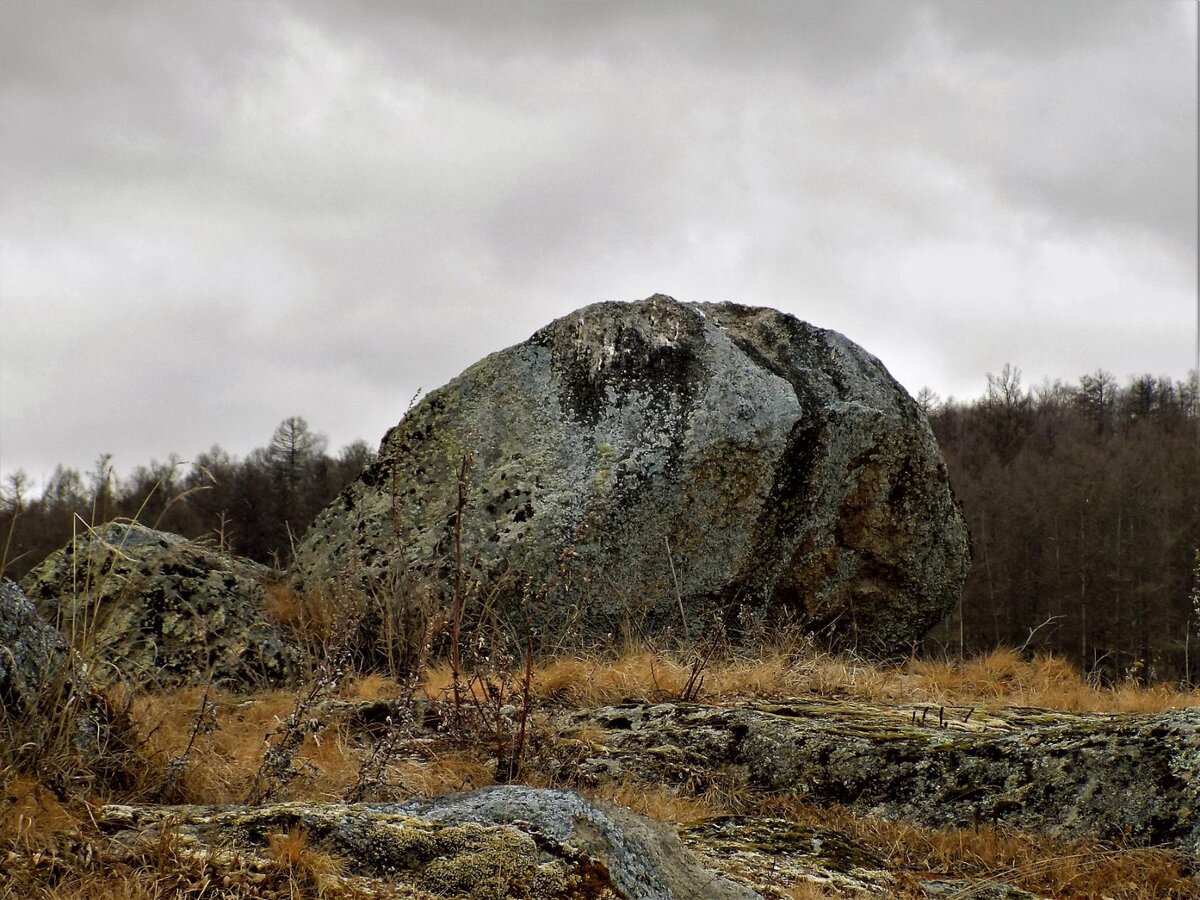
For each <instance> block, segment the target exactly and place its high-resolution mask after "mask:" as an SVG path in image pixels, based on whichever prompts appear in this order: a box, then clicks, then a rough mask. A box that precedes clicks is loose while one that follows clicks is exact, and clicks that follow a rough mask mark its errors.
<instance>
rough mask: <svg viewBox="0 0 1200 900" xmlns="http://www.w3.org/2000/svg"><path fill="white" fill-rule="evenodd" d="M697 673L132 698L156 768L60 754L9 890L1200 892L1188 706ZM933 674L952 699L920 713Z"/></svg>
mask: <svg viewBox="0 0 1200 900" xmlns="http://www.w3.org/2000/svg"><path fill="white" fill-rule="evenodd" d="M56 652H59V653H61V650H59V651H56ZM687 662H688V660H687V658H686V657H685V658H683V659H677V658H674V659H673V658H672V657H670V656H669V655H665V654H657V655H646V654H641V655H639V654H632V655H627V656H626V657H623V658H617V659H612V660H599V659H593V660H579V659H574V660H560V661H558V662H557V663H556V664H553V665H550V666H546V667H541V668H538V669H537V670H535V671H533V672H531V673H530V682H529V690H528V693H526V691H525V689H524V687H525V686H524V683H523V674H522V673H520V672H518V673H515V674H514V676H513V677H507V676H506V677H504V678H499V677H496V676H486V675H485V674H484V673H479V672H477V673H476V674H475V675H474V676H473V678H472V682H471V685H472V687H471V689H466V688H464V691H463V695H462V699H461V700H460V705H459V706H458V707H457V708H456V707H455V705H454V703H453V700H452V695H451V692H449V691H447V690H446V689H445V687H446V683H447V681H448V673H446V672H445V671H444V670H430V671H429V672H428V673H427V674H426V677H425V679H424V681H423V684H422V685H421V686H419V687H418V688H417V689H416V692H415V693H413V692H412V691H413V686H412V685H411V684H406V683H401V682H396V681H392V680H389V679H385V678H382V677H379V676H368V677H354V676H347V677H345V678H344V679H342V680H340V681H339V680H337V679H335V678H332V677H327V678H326V679H324V680H322V679H321V678H318V679H317V680H315V681H314V682H312V683H311V684H310V685H309V686H308V687H307V688H306V689H304V690H301V691H281V690H274V691H259V692H255V693H250V694H247V693H244V692H243V693H234V692H228V691H221V690H218V689H215V688H208V687H202V686H196V687H192V688H188V689H183V690H176V691H173V692H169V693H162V692H159V693H141V694H137V695H130V696H129V697H126V698H125V701H124V705H123V706H121V710H120V711H121V712H122V713H123V714H124V715H125V717H126V718H125V723H126V724H125V725H124V726H123V727H124V728H126V729H127V731H126V732H124V733H125V735H126V743H125V745H123V746H125V747H126V750H125V751H123V752H125V753H127V754H130V755H132V756H133V757H135V758H136V760H137V761H138V763H139V765H140V769H138V767H137V766H134V767H132V768H134V769H136V770H137V775H136V777H134V778H132V779H131V778H129V777H128V775H126V776H125V777H124V779H123V780H118V781H116V782H113V783H111V784H108V785H105V784H101V783H99V782H97V783H94V784H93V785H92V788H91V790H90V792H89V794H88V796H87V797H86V798H83V799H81V798H80V797H79V796H78V795H77V794H76V795H73V796H67V795H66V794H65V792H64V791H62V790H61V789H60V790H59V793H60V794H63V796H57V795H56V794H55V789H56V784H55V780H54V777H53V775H54V772H53V770H52V769H51V768H43V770H42V771H41V773H40V775H39V777H33V776H32V775H31V774H29V773H30V772H31V771H32V772H36V771H37V762H38V761H37V760H33V761H32V763H33V764H32V765H31V766H27V772H26V773H25V774H18V773H16V772H14V771H13V770H12V769H11V768H10V769H9V770H8V773H7V775H6V783H5V798H4V803H5V807H6V808H5V815H4V817H3V823H4V824H3V827H0V839H2V840H3V850H2V851H0V852H3V853H4V854H5V855H4V860H5V864H4V866H3V874H0V892H3V895H9V896H22V897H24V896H37V895H41V896H64V897H93V896H122V897H168V896H247V897H397V896H398V897H413V898H433V897H439V898H441V897H471V898H541V897H574V898H583V897H587V898H592V897H596V898H604V897H611V898H617V897H628V898H643V897H644V898H656V897H662V898H684V897H712V898H724V897H730V898H741V897H746V898H749V897H756V896H757V897H767V898H809V897H881V896H891V897H910V898H920V897H960V898H965V897H991V898H1018V897H1022V898H1023V897H1030V896H1041V897H1093V896H1094V897H1100V896H1109V897H1129V898H1134V897H1137V898H1143V897H1191V896H1200V880H1198V877H1197V871H1198V867H1197V825H1196V821H1197V817H1196V815H1195V812H1194V811H1195V809H1196V808H1197V794H1196V791H1197V784H1198V783H1200V779H1197V778H1196V775H1197V773H1198V772H1200V760H1198V756H1200V713H1198V712H1197V709H1196V708H1195V704H1196V700H1197V698H1196V697H1195V696H1193V695H1161V696H1154V697H1153V698H1152V699H1153V704H1155V705H1157V706H1159V707H1164V708H1165V711H1161V712H1154V713H1143V714H1116V713H1083V712H1065V711H1053V710H1050V709H1034V708H1030V707H1027V706H1023V707H1013V706H1011V705H1008V704H1007V703H1005V702H1004V701H1006V700H1011V699H1014V698H1020V699H1028V697H1026V696H1024V695H1021V694H1020V693H1019V685H1020V683H1024V684H1025V686H1026V687H1027V688H1034V687H1036V686H1037V685H1036V682H1037V680H1038V679H1039V678H1042V679H1043V680H1045V679H1049V680H1056V679H1061V677H1062V670H1061V669H1056V668H1055V667H1054V666H1053V665H1049V664H1047V663H1044V662H1043V663H1036V662H1035V663H1034V664H1029V663H1022V662H1020V661H1019V659H1014V658H1011V657H1010V658H1009V659H1008V661H1007V663H1005V662H1004V661H1003V660H999V661H997V660H993V661H992V662H991V663H990V665H992V666H993V667H994V668H1001V667H1004V666H1006V668H1005V672H1006V673H1007V674H1006V675H1005V674H1002V675H1001V676H1000V677H999V678H998V679H996V683H1004V681H1005V680H1006V678H1007V679H1008V681H1009V683H1010V689H1011V690H1012V694H1011V696H1009V697H997V698H993V699H992V700H985V699H983V698H980V697H978V696H976V695H973V694H972V692H971V690H970V678H969V672H968V671H967V670H966V669H964V668H963V667H959V675H960V676H961V678H962V680H963V682H964V684H963V686H961V696H960V697H958V698H954V699H962V700H971V701H972V702H970V703H964V704H958V703H946V702H945V701H946V699H947V697H946V696H945V693H944V692H945V688H946V685H945V683H944V680H942V681H939V679H938V678H937V677H935V676H934V674H933V673H931V672H930V671H929V670H928V669H922V668H921V667H920V666H916V665H913V666H910V667H908V668H907V669H898V670H896V671H894V672H890V673H889V672H886V671H883V670H878V669H870V670H868V669H866V668H864V667H862V666H861V664H859V663H857V662H856V661H852V660H839V659H836V658H833V657H828V656H821V655H816V656H813V657H811V658H808V659H801V658H798V657H796V656H792V657H791V658H790V663H789V664H788V665H785V664H783V663H782V662H780V658H778V657H776V663H777V665H776V666H775V667H772V666H771V665H770V660H767V659H764V660H759V661H758V668H757V669H754V668H753V667H752V665H751V662H750V661H748V660H745V659H742V660H729V661H719V660H715V659H712V658H710V659H709V660H708V662H707V663H706V671H705V672H703V673H702V674H703V675H706V676H707V678H706V680H705V682H704V685H705V686H702V687H701V688H700V689H699V690H697V688H696V685H697V682H698V681H699V679H698V678H694V677H692V676H693V675H694V674H695V672H696V666H695V664H694V660H693V664H692V665H691V666H689V665H687ZM1039 665H1040V666H1041V668H1039V667H1038V666H1039ZM839 666H840V667H841V668H842V673H843V674H842V680H841V681H840V682H838V681H837V679H836V678H835V676H834V675H833V674H831V670H832V669H836V668H837V667H839ZM753 672H757V674H756V675H752V673H753ZM806 673H807V674H806ZM805 678H807V679H808V680H807V681H805ZM755 679H757V681H755ZM934 684H939V685H940V687H941V691H942V696H941V697H940V699H941V700H942V702H940V703H931V702H913V700H914V698H915V697H917V696H920V695H922V694H924V695H925V698H926V701H928V699H929V698H932V697H933V696H934V694H935V692H934V690H933V689H932V685H934ZM806 685H807V687H808V688H809V689H808V690H804V689H803V688H804V687H805V686H806ZM897 690H902V691H903V693H904V694H905V697H904V698H903V701H902V702H897V701H898V700H899V699H900V698H895V697H891V696H889V695H890V694H892V693H893V692H895V691H897ZM1150 693H1151V692H1146V691H1143V692H1142V695H1147V694H1150ZM1092 694H1093V697H1092V699H1093V700H1095V701H1096V702H1097V704H1099V703H1102V702H1107V703H1108V704H1109V705H1110V706H1115V705H1117V704H1118V695H1117V694H1116V693H1113V692H1109V694H1108V695H1107V696H1105V695H1104V694H1103V692H1100V691H1094V690H1093V691H1092ZM685 695H686V696H687V697H688V699H686V700H684V699H681V698H682V697H684V696H685ZM697 695H698V696H697ZM1122 696H1125V702H1129V699H1130V697H1131V696H1132V695H1131V694H1130V693H1129V692H1126V694H1125V695H1122ZM622 699H623V700H624V702H614V701H620V700H622ZM1077 700H1078V697H1077ZM598 701H600V702H598ZM1075 705H1076V706H1079V705H1081V704H1080V703H1078V702H1077V703H1076V704H1075ZM1171 706H1182V707H1183V708H1179V709H1171V708H1170V707H1171ZM114 721H115V719H114ZM114 727H115V726H114ZM130 738H132V739H130ZM114 746H115V745H114ZM95 752H96V750H95V747H94V746H89V747H88V754H89V756H87V757H81V758H80V759H81V760H82V762H83V764H85V765H88V764H90V763H89V760H92V759H94V754H95ZM49 762H52V761H48V760H42V761H41V763H43V764H46V763H49ZM56 764H58V765H64V764H65V763H64V760H63V759H61V758H60V759H59V760H57V763H56ZM110 768H114V770H115V767H110ZM130 768H131V767H130V766H126V767H125V768H124V769H123V771H125V772H126V773H128V771H129V770H130ZM501 781H507V782H509V783H498V782H501ZM64 783H65V782H64Z"/></svg>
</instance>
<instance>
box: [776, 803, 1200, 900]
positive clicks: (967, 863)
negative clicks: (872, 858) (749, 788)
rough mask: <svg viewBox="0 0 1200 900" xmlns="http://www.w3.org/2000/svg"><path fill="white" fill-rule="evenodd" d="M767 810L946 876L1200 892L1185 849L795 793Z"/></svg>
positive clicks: (1147, 893)
mask: <svg viewBox="0 0 1200 900" xmlns="http://www.w3.org/2000/svg"><path fill="white" fill-rule="evenodd" d="M761 809H762V811H763V812H765V813H769V814H774V815H782V816H785V817H788V818H792V819H794V820H795V821H800V822H804V823H806V824H819V825H822V826H824V827H827V828H832V829H835V830H838V831H841V832H843V833H845V834H847V835H849V836H850V837H852V838H854V839H855V840H857V841H859V842H861V843H862V844H864V845H865V846H866V847H868V849H870V850H871V851H872V852H874V853H876V854H877V855H879V856H880V857H881V858H882V859H883V860H884V861H885V862H886V863H887V865H888V867H889V868H891V869H896V870H901V871H904V872H908V873H913V874H925V875H930V876H935V877H942V878H971V879H976V880H979V881H983V882H988V881H994V882H1007V883H1010V884H1015V885H1017V886H1018V887H1022V888H1024V889H1026V890H1028V891H1031V892H1033V893H1035V894H1040V895H1049V896H1053V897H1061V898H1092V897H1108V898H1111V900H1151V898H1172V897H1177V898H1185V897H1194V896H1195V891H1196V883H1195V881H1193V880H1191V879H1190V878H1189V872H1190V867H1191V865H1192V864H1191V863H1189V861H1188V860H1187V859H1186V858H1185V857H1184V856H1183V855H1182V854H1180V853H1177V852H1173V851H1169V850H1158V849H1145V848H1135V847H1111V846H1107V845H1104V844H1101V843H1098V842H1093V841H1062V840H1056V839H1053V838H1048V837H1045V836H1036V837H1035V836H1032V835H1029V834H1024V833H1022V832H1018V831H1014V830H1011V829H1005V828H996V827H991V826H980V827H978V828H970V829H962V828H950V829H942V830H935V829H930V828H922V827H920V826H916V825H910V824H906V823H903V822H889V821H885V820H882V819H875V818H869V817H857V816H854V815H853V814H851V813H849V812H848V811H846V810H844V809H840V808H828V807H820V808H816V807H812V806H808V805H806V804H803V803H799V802H796V801H779V802H777V803H774V804H772V803H767V804H765V805H763V806H762V807H761Z"/></svg>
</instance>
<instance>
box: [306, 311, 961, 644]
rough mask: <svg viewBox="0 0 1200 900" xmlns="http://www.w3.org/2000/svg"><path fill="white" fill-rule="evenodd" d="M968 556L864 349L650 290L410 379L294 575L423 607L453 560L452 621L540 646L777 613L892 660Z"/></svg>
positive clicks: (903, 399)
mask: <svg viewBox="0 0 1200 900" xmlns="http://www.w3.org/2000/svg"><path fill="white" fill-rule="evenodd" d="M460 475H461V482H462V485H461V492H460V486H459V483H460ZM460 512H461V522H460V521H459V518H460V515H459V514H460ZM968 555H969V554H968V539H967V530H966V526H965V524H964V521H963V517H962V515H961V514H960V512H959V510H958V509H957V507H956V505H955V502H954V499H953V496H952V494H951V490H950V485H949V482H948V480H947V475H946V468H945V466H944V464H943V462H942V459H941V455H940V453H939V451H938V447H937V443H936V441H935V439H934V436H933V433H932V431H931V430H930V427H929V424H928V422H927V421H926V419H925V417H924V415H923V414H922V413H921V411H920V409H919V408H918V407H917V405H916V403H915V402H914V401H913V399H912V398H911V397H910V396H909V395H908V394H907V393H906V392H905V390H904V389H903V388H902V387H901V386H900V385H899V384H898V383H897V382H896V380H895V379H894V378H892V377H891V375H890V374H889V373H888V371H887V369H885V368H884V366H883V364H882V363H880V362H879V360H877V359H876V358H875V357H874V356H872V355H870V354H869V353H867V352H866V351H864V350H863V349H862V348H860V347H859V346H857V345H856V344H854V343H853V342H851V341H850V340H848V339H847V338H845V337H843V336H842V335H841V334H838V333H837V332H834V331H829V330H826V329H822V328H817V327H814V326H812V325H809V324H807V323H805V322H802V321H800V320H798V319H796V318H794V317H792V316H790V315H786V314H784V313H781V312H778V311H776V310H773V309H764V308H756V307H749V306H741V305H738V304H734V303H681V302H678V301H676V300H674V299H672V298H670V297H667V296H663V295H661V294H656V295H655V296H653V297H650V298H648V299H646V300H641V301H638V302H634V303H598V304H595V305H592V306H588V307H586V308H584V309H581V310H578V311H577V312H574V313H572V314H570V315H568V316H565V317H563V318H561V319H558V320H556V321H554V322H551V323H550V324H549V325H547V326H545V327H544V328H542V329H541V330H539V331H538V332H537V333H536V334H534V335H533V336H532V337H531V338H529V340H527V341H525V342H524V343H521V344H518V345H516V346H514V347H509V348H508V349H506V350H502V351H500V352H498V353H494V354H492V355H491V356H488V357H486V358H485V359H482V360H480V361H479V362H477V363H476V364H475V365H473V366H471V367H470V368H468V369H467V370H466V371H465V372H463V373H462V374H461V375H459V376H458V377H457V378H455V379H454V380H452V381H451V382H450V383H449V384H447V385H445V386H444V387H442V388H439V389H438V390H436V391H433V392H432V393H430V394H428V395H427V396H426V397H424V399H423V400H422V401H421V402H420V403H419V404H417V405H416V406H414V407H413V408H412V409H411V410H410V411H409V412H408V414H407V415H405V416H404V418H403V420H402V421H401V422H400V423H399V424H398V425H396V426H395V427H394V428H392V429H391V430H390V431H389V432H388V433H387V435H386V436H385V437H384V439H383V443H382V445H381V448H380V453H379V457H378V460H377V462H375V463H374V464H373V465H371V466H370V467H369V468H367V469H366V470H365V471H364V472H363V473H362V475H361V476H360V477H359V479H358V480H357V481H356V482H354V483H353V484H351V485H350V487H348V488H347V489H346V490H345V491H344V492H343V493H342V494H341V496H340V497H339V498H338V499H337V500H336V501H335V502H334V503H333V504H331V505H330V506H329V507H328V508H327V509H325V510H324V511H323V512H322V513H321V514H320V516H319V517H318V518H317V520H316V522H315V523H314V524H313V526H312V527H311V528H310V529H309V531H308V533H307V534H306V535H305V537H304V539H303V541H302V542H301V544H300V545H299V547H298V548H297V554H296V562H295V567H296V568H295V574H296V578H297V581H298V582H299V584H301V585H302V586H303V587H304V588H306V589H310V590H329V589H331V587H332V586H335V585H336V586H339V587H353V588H354V589H366V590H374V591H387V592H388V593H389V595H391V596H394V597H395V601H394V602H396V603H399V604H407V605H410V606H411V605H417V606H420V607H421V611H423V612H424V613H426V614H430V613H435V612H437V611H438V610H439V609H441V610H445V609H447V608H448V607H449V605H450V603H451V598H452V595H453V592H454V589H455V588H454V586H455V583H456V576H459V577H460V580H461V583H462V584H463V585H465V588H463V590H464V592H465V594H466V596H467V597H468V599H467V603H468V611H467V618H468V620H471V619H474V618H476V617H477V616H478V615H479V610H483V609H487V610H489V611H492V612H495V613H496V614H498V616H499V620H500V621H501V623H503V625H504V627H506V628H507V629H508V630H509V633H510V635H512V636H514V637H516V638H517V639H518V640H520V641H521V642H522V643H523V635H524V632H525V630H526V629H532V631H533V634H534V638H535V642H536V644H537V645H539V646H541V647H554V646H563V645H564V644H565V645H568V646H569V645H574V646H578V645H581V644H582V645H587V644H588V643H590V642H593V641H595V640H598V639H604V638H606V637H607V636H609V635H614V636H618V637H619V636H620V635H622V634H624V635H632V636H635V637H666V636H673V637H676V638H696V637H698V636H700V635H702V634H706V633H712V632H713V631H714V630H721V631H723V632H724V633H725V634H726V635H728V636H729V637H730V638H731V639H732V640H734V641H735V642H736V641H739V640H746V639H749V638H750V637H751V636H753V635H758V636H761V635H763V634H764V633H770V631H771V630H772V629H775V628H778V627H780V626H782V625H784V624H791V625H794V626H797V627H802V628H804V629H806V630H808V631H810V632H814V633H820V634H823V635H825V636H827V637H828V638H830V639H832V640H833V642H834V643H836V644H839V645H841V646H851V647H854V648H857V649H859V650H860V651H863V652H866V653H872V654H897V653H906V652H907V651H908V649H909V648H910V646H911V644H912V643H913V642H915V641H917V640H919V639H920V638H921V637H922V636H923V635H924V634H925V632H926V631H927V630H928V629H929V628H930V627H931V626H932V625H933V624H934V623H935V622H936V621H937V620H938V619H939V618H940V617H941V616H943V615H944V614H945V613H946V612H947V611H948V610H949V609H951V608H952V607H953V605H954V603H955V602H956V600H957V598H958V595H959V591H960V589H961V587H962V583H963V579H964V578H965V576H966V571H967V565H968ZM410 611H411V610H410Z"/></svg>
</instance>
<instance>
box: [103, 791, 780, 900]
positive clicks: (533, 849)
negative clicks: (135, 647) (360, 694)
mask: <svg viewBox="0 0 1200 900" xmlns="http://www.w3.org/2000/svg"><path fill="white" fill-rule="evenodd" d="M98 819H99V823H100V826H101V827H102V828H103V829H104V830H105V831H107V832H109V833H110V834H111V835H113V836H114V837H115V838H116V839H117V840H118V842H120V843H122V844H123V845H125V846H128V847H129V848H130V849H131V850H133V849H136V848H138V847H145V846H153V845H154V842H156V841H158V840H160V839H161V837H162V834H163V832H164V829H170V830H171V831H172V834H173V835H174V836H175V837H176V839H178V838H180V837H182V839H183V840H185V841H186V842H188V843H189V844H190V845H191V846H199V847H203V848H206V852H208V853H230V852H233V853H239V854H244V855H250V856H257V857H262V856H264V855H265V854H266V853H267V849H266V848H267V845H268V843H269V836H270V835H272V834H279V833H287V832H290V831H295V830H298V831H299V832H300V833H303V834H304V835H305V841H306V842H307V844H308V845H309V846H311V847H312V848H313V849H315V850H318V851H321V852H324V853H327V854H330V855H332V856H333V857H335V858H337V859H340V860H343V861H344V863H345V868H346V871H347V873H348V874H351V875H354V876H358V877H362V878H367V879H370V880H372V881H374V882H375V883H377V884H380V885H381V886H387V885H390V886H393V887H400V886H405V885H407V886H411V887H414V888H418V889H420V890H421V891H427V892H429V893H432V894H434V895H436V896H440V897H467V898H479V900H504V898H512V900H521V898H527V900H543V898H549V897H555V898H563V900H651V898H654V900H684V898H692V897H699V896H703V897H706V898H711V900H752V898H754V897H756V896H758V895H757V894H756V893H755V892H754V891H752V890H750V889H748V888H746V887H744V886H741V885H738V884H735V883H733V882H730V881H728V880H726V879H725V878H723V877H722V876H721V875H720V874H718V873H716V872H713V871H710V870H706V869H705V868H703V866H702V865H701V864H700V862H699V861H698V860H697V859H696V858H695V857H693V856H692V854H691V853H690V852H689V851H688V850H687V849H685V848H684V846H683V844H682V843H681V842H680V841H679V839H678V837H677V836H676V835H675V834H674V832H673V830H672V829H670V828H668V827H667V826H663V825H658V824H656V823H653V822H650V821H648V820H644V819H641V818H640V817H639V816H636V815H634V814H633V813H630V812H628V811H624V810H619V809H617V808H615V807H605V806H601V805H597V804H594V803H591V802H589V801H587V800H584V799H583V798H581V797H579V796H578V795H577V794H573V793H571V792H567V791H553V790H546V789H541V788H528V787H517V786H509V787H503V788H494V789H490V790H485V791H480V792H476V793H473V794H460V795H453V796H450V797H445V798H439V799H437V800H431V801H418V802H413V803H409V804H402V805H397V804H339V803H283V804H275V805H269V806H258V807H248V806H233V807H149V806H140V807H139V806H122V805H111V806H106V807H104V808H102V809H101V810H100V813H99V816H98Z"/></svg>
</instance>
